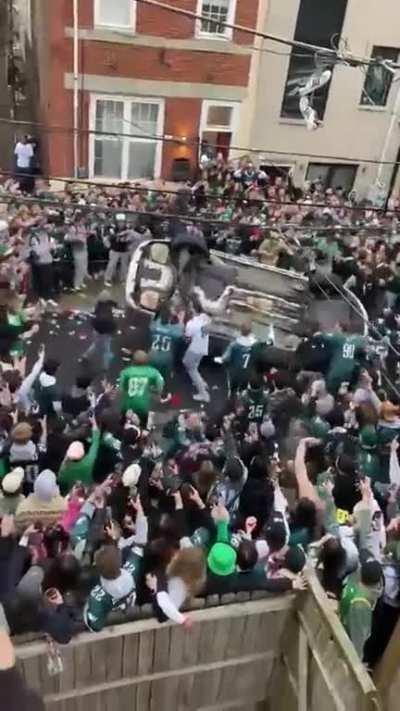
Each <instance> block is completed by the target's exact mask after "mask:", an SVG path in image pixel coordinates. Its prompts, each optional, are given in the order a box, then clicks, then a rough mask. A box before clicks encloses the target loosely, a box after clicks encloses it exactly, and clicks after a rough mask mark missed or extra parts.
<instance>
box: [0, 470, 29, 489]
mask: <svg viewBox="0 0 400 711" xmlns="http://www.w3.org/2000/svg"><path fill="white" fill-rule="evenodd" d="M24 476H25V472H24V470H23V468H22V467H16V468H15V469H13V470H12V471H11V472H9V473H8V474H6V475H5V477H4V479H3V481H2V482H1V488H2V489H3V491H4V492H5V493H6V494H15V493H16V492H17V491H18V490H19V489H20V488H21V486H22V482H23V480H24Z"/></svg>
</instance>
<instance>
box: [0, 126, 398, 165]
mask: <svg viewBox="0 0 400 711" xmlns="http://www.w3.org/2000/svg"><path fill="white" fill-rule="evenodd" d="M0 124H7V125H15V126H25V127H27V128H37V129H38V130H39V131H40V132H43V133H71V134H73V133H79V134H82V135H89V136H103V137H105V138H130V139H132V138H140V139H142V140H144V136H143V132H142V133H140V134H134V133H123V132H120V131H99V130H97V129H90V128H76V129H74V128H73V127H72V126H60V125H54V124H44V123H41V122H38V121H22V120H17V119H10V118H0ZM147 140H149V141H150V140H152V141H161V142H165V143H174V144H179V145H181V146H190V145H195V146H201V143H202V141H201V139H200V138H199V137H196V138H186V140H185V139H184V138H182V137H179V136H168V135H162V136H161V135H157V134H149V136H148V138H147ZM216 147H217V148H226V146H219V145H217V146H216ZM229 150H231V151H236V152H238V153H242V155H243V156H245V155H247V154H254V153H256V154H258V156H259V158H260V163H262V162H263V161H264V160H265V161H266V162H268V158H267V157H265V158H264V155H263V154H264V153H266V154H271V155H276V156H290V157H291V158H292V161H293V158H294V157H298V158H311V159H319V160H322V161H335V162H336V161H337V162H342V163H346V164H347V163H352V164H361V163H365V164H367V165H393V166H395V165H400V161H390V160H385V161H381V160H377V159H373V158H363V157H349V156H337V155H322V154H318V153H304V152H299V151H279V150H276V149H272V148H250V147H243V146H235V145H230V146H229Z"/></svg>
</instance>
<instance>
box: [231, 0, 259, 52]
mask: <svg viewBox="0 0 400 711" xmlns="http://www.w3.org/2000/svg"><path fill="white" fill-rule="evenodd" d="M258 5H259V0H237V6H236V19H235V24H236V25H242V27H251V28H252V29H256V27H257V16H258ZM233 41H234V42H237V44H249V45H252V44H254V35H250V34H248V33H247V32H239V31H237V30H235V31H234V33H233Z"/></svg>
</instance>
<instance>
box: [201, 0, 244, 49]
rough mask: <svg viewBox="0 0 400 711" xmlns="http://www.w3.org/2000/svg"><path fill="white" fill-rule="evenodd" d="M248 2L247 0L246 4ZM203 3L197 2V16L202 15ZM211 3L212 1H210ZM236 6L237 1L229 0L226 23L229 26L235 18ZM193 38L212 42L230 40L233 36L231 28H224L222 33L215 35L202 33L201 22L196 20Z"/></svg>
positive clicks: (203, 0) (213, 33)
mask: <svg viewBox="0 0 400 711" xmlns="http://www.w3.org/2000/svg"><path fill="white" fill-rule="evenodd" d="M248 1H249V0H247V2H248ZM203 2H205V0H197V10H196V14H197V15H202V9H203ZM210 2H212V0H210ZM236 5H237V0H229V10H228V16H227V19H226V21H227V22H228V23H229V24H230V25H231V24H233V23H234V21H235V17H236ZM195 36H196V37H197V39H214V40H231V39H232V36H233V29H232V27H225V28H224V32H223V33H221V34H217V33H215V32H203V31H202V29H201V20H196V27H195Z"/></svg>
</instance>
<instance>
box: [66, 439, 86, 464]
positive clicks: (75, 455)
mask: <svg viewBox="0 0 400 711" xmlns="http://www.w3.org/2000/svg"><path fill="white" fill-rule="evenodd" d="M84 456H85V448H84V446H83V444H82V442H79V441H78V440H77V441H76V442H72V443H71V444H70V445H69V447H68V449H67V454H66V457H67V459H70V460H71V461H72V462H79V461H80V460H81V459H83V457H84Z"/></svg>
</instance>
